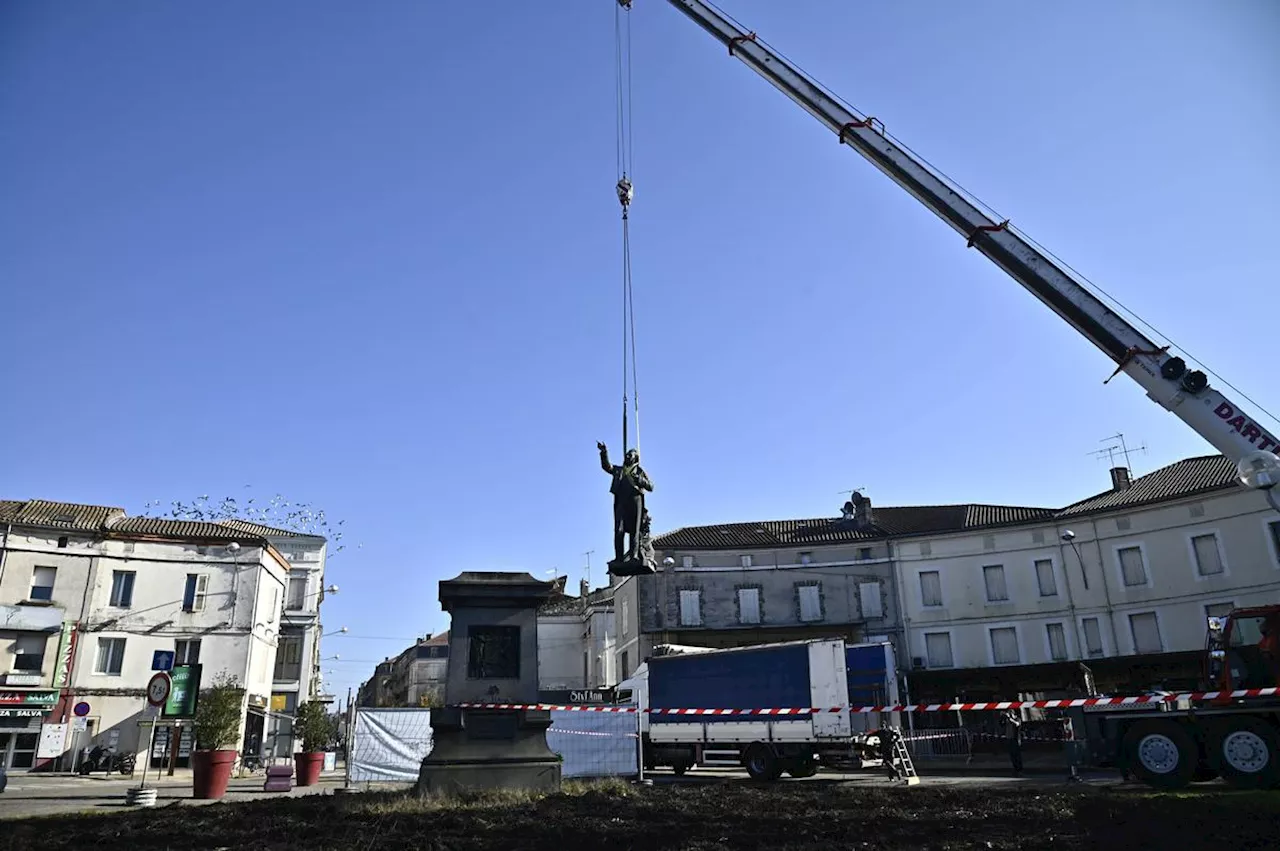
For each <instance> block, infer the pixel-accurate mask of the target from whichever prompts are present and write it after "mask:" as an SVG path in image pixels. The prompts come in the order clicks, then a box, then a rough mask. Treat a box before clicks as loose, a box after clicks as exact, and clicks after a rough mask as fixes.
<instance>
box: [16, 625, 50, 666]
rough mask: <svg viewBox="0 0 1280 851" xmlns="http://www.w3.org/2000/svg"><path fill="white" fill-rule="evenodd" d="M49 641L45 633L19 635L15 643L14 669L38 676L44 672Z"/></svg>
mask: <svg viewBox="0 0 1280 851" xmlns="http://www.w3.org/2000/svg"><path fill="white" fill-rule="evenodd" d="M48 643H49V639H48V637H47V636H45V635H44V634H43V633H39V634H36V635H22V634H19V635H18V640H17V641H15V642H14V643H13V653H14V656H13V669H14V670H15V671H26V672H27V673H29V674H38V673H40V672H41V671H43V670H44V648H45V645H46V644H48Z"/></svg>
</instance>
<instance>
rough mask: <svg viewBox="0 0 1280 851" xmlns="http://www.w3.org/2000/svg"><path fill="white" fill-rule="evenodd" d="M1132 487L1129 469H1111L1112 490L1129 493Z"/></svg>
mask: <svg viewBox="0 0 1280 851" xmlns="http://www.w3.org/2000/svg"><path fill="white" fill-rule="evenodd" d="M1132 486H1133V480H1132V479H1130V478H1129V468H1128V467H1112V468H1111V489H1112V490H1113V491H1127V490H1128V489H1129V488H1131V487H1132Z"/></svg>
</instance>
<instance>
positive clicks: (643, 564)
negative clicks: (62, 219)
mask: <svg viewBox="0 0 1280 851" xmlns="http://www.w3.org/2000/svg"><path fill="white" fill-rule="evenodd" d="M657 572H658V568H657V566H655V565H654V564H653V563H652V562H649V561H645V560H644V559H642V558H636V559H628V558H625V557H624V558H623V559H622V560H621V561H619V560H618V559H613V560H611V561H610V562H609V573H611V574H613V575H614V576H648V575H650V574H652V573H657Z"/></svg>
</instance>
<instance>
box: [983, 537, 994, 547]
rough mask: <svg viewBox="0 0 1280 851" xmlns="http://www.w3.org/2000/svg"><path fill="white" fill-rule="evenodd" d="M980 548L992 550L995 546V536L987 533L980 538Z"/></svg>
mask: <svg viewBox="0 0 1280 851" xmlns="http://www.w3.org/2000/svg"><path fill="white" fill-rule="evenodd" d="M982 548H983V549H984V550H994V549H995V548H996V536H995V535H987V536H986V537H984V538H983V539H982Z"/></svg>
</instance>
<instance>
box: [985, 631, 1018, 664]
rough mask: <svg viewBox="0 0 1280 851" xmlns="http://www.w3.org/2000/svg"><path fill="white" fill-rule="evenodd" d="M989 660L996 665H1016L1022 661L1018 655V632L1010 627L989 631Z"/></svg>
mask: <svg viewBox="0 0 1280 851" xmlns="http://www.w3.org/2000/svg"><path fill="white" fill-rule="evenodd" d="M991 660H992V661H993V662H995V664H997V665H1016V664H1018V663H1019V662H1020V661H1022V657H1021V656H1019V655H1018V631H1017V630H1016V629H1014V628H1013V627H1011V626H1003V627H996V628H995V629H993V630H991Z"/></svg>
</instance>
